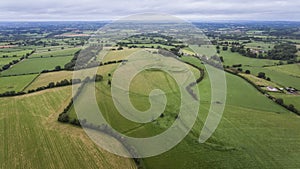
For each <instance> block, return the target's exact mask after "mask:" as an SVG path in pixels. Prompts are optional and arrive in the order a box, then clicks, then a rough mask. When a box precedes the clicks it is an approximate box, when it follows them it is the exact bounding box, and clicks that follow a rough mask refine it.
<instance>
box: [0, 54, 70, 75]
mask: <svg viewBox="0 0 300 169" xmlns="http://www.w3.org/2000/svg"><path fill="white" fill-rule="evenodd" d="M72 58H73V56H64V57H48V58H32V59H25V60H23V61H22V62H19V63H18V64H16V65H14V66H12V67H11V68H9V69H8V70H5V71H3V72H1V74H0V75H18V74H26V73H40V72H42V71H43V70H53V69H54V68H55V67H56V66H61V67H62V68H63V67H64V65H65V64H66V63H68V62H69V61H70V60H71V59H72Z"/></svg>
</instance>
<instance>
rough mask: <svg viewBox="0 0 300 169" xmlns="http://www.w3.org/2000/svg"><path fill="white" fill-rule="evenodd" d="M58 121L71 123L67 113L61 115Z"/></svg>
mask: <svg viewBox="0 0 300 169" xmlns="http://www.w3.org/2000/svg"><path fill="white" fill-rule="evenodd" d="M58 121H60V122H63V123H67V122H69V115H68V114H67V113H62V114H60V115H59V117H58Z"/></svg>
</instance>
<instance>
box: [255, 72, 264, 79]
mask: <svg viewBox="0 0 300 169" xmlns="http://www.w3.org/2000/svg"><path fill="white" fill-rule="evenodd" d="M257 77H259V78H262V79H266V74H265V73H264V72H259V73H258V76H257Z"/></svg>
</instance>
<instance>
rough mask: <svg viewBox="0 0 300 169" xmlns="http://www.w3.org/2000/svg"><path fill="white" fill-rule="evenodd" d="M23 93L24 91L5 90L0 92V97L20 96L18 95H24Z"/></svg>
mask: <svg viewBox="0 0 300 169" xmlns="http://www.w3.org/2000/svg"><path fill="white" fill-rule="evenodd" d="M24 94H26V92H15V91H7V92H4V93H0V97H11V96H20V95H24Z"/></svg>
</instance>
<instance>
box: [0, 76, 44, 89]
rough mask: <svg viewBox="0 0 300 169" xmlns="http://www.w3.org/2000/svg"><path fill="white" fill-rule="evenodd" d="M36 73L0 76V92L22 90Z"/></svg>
mask: <svg viewBox="0 0 300 169" xmlns="http://www.w3.org/2000/svg"><path fill="white" fill-rule="evenodd" d="M36 76H38V74H32V75H23V76H10V77H0V84H1V85H0V93H4V92H7V91H15V92H20V91H22V90H23V89H24V88H25V87H26V86H27V85H28V84H29V83H30V82H31V81H32V80H34V78H35V77H36Z"/></svg>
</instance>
